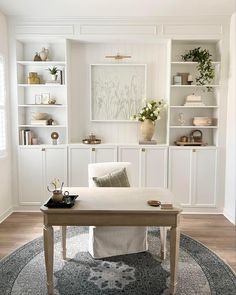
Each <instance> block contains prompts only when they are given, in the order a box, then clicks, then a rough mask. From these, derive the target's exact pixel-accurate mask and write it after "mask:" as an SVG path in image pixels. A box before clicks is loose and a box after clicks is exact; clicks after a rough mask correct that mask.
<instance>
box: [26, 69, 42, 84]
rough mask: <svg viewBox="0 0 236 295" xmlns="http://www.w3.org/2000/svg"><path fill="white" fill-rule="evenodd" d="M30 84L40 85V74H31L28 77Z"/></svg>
mask: <svg viewBox="0 0 236 295" xmlns="http://www.w3.org/2000/svg"><path fill="white" fill-rule="evenodd" d="M27 80H28V84H40V78H39V76H38V73H36V72H29V76H28V79H27Z"/></svg>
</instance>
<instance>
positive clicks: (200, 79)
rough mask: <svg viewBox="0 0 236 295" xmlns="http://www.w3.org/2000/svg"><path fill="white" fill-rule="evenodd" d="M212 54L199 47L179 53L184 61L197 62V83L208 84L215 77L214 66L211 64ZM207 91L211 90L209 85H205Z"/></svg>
mask: <svg viewBox="0 0 236 295" xmlns="http://www.w3.org/2000/svg"><path fill="white" fill-rule="evenodd" d="M211 57H212V55H211V54H210V52H209V50H207V49H202V48H201V47H197V48H194V49H192V50H189V52H187V53H186V54H183V55H181V58H182V59H183V60H184V61H194V62H197V63H198V65H197V70H198V72H199V76H197V77H196V84H197V85H210V84H211V82H212V80H213V79H214V77H215V68H214V66H213V65H212V59H211ZM207 88H208V91H211V89H212V88H211V87H207Z"/></svg>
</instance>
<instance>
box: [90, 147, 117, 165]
mask: <svg viewBox="0 0 236 295" xmlns="http://www.w3.org/2000/svg"><path fill="white" fill-rule="evenodd" d="M92 158H93V163H104V162H116V161H117V148H116V147H96V148H95V147H94V148H92Z"/></svg>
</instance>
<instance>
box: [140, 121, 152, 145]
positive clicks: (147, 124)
mask: <svg viewBox="0 0 236 295" xmlns="http://www.w3.org/2000/svg"><path fill="white" fill-rule="evenodd" d="M140 130H141V134H142V138H143V140H144V141H151V139H152V137H153V134H154V131H155V123H154V122H153V121H152V120H150V119H145V120H144V121H143V122H142V123H141V127H140Z"/></svg>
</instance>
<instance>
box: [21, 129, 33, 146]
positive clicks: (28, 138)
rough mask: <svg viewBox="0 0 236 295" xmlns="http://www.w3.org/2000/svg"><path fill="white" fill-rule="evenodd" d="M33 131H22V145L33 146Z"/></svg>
mask: <svg viewBox="0 0 236 295" xmlns="http://www.w3.org/2000/svg"><path fill="white" fill-rule="evenodd" d="M32 137H33V134H32V131H31V130H29V129H23V130H20V144H21V145H31V144H32Z"/></svg>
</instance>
